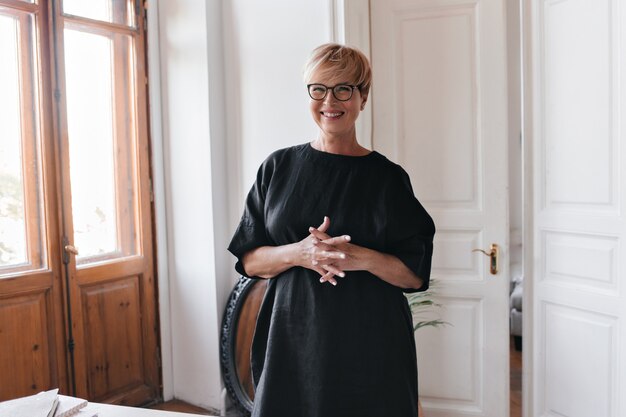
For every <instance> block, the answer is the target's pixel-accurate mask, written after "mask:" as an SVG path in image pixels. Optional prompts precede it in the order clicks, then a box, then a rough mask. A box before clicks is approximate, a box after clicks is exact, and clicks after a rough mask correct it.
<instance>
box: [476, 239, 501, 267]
mask: <svg viewBox="0 0 626 417" xmlns="http://www.w3.org/2000/svg"><path fill="white" fill-rule="evenodd" d="M472 252H482V253H483V254H485V255H486V256H488V257H489V260H490V262H489V272H491V275H495V274H497V273H498V254H499V253H500V248H499V247H498V245H497V244H496V243H492V244H491V250H490V251H489V252H487V251H484V250H482V249H474V250H472Z"/></svg>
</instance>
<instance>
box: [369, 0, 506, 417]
mask: <svg viewBox="0 0 626 417" xmlns="http://www.w3.org/2000/svg"><path fill="white" fill-rule="evenodd" d="M371 6H372V9H371V25H372V27H371V30H372V62H373V72H374V80H373V83H372V85H373V101H372V103H373V115H374V116H373V120H374V122H373V126H374V129H373V146H374V148H375V149H377V150H379V151H380V152H381V153H383V154H385V155H387V156H388V157H389V158H390V159H392V160H394V161H396V162H398V163H400V164H401V165H402V166H403V167H404V168H405V169H406V170H407V172H408V173H409V175H410V177H411V182H412V184H413V188H414V190H415V194H416V196H417V197H418V199H419V200H420V201H421V202H422V203H423V204H424V206H425V207H426V209H427V210H428V211H429V212H430V213H431V215H432V216H433V218H434V220H435V224H436V225H437V234H436V235H435V250H434V256H433V270H432V278H433V279H434V280H435V281H436V285H435V286H434V291H435V293H436V299H437V301H438V302H439V303H441V304H442V305H443V306H444V308H443V310H442V312H441V314H440V316H441V317H440V318H441V319H442V320H445V321H447V322H449V323H451V326H445V327H440V328H424V329H420V330H418V331H417V333H416V342H417V347H418V362H419V378H420V380H419V384H420V399H421V401H422V405H423V406H424V408H425V412H426V414H427V415H429V416H433V417H438V416H439V417H456V416H485V417H487V416H498V417H502V416H506V415H508V413H509V410H508V409H509V401H508V398H509V374H508V368H509V361H508V352H509V351H508V348H509V319H508V317H509V305H508V295H509V276H508V230H509V224H508V212H507V206H508V195H507V184H508V166H507V158H508V152H507V137H508V130H507V105H508V99H507V84H506V80H507V66H506V60H507V54H506V52H507V50H506V38H507V37H506V31H505V25H504V19H505V16H506V13H505V9H504V7H505V2H504V1H503V0H478V1H471V2H465V1H463V2H461V1H447V0H434V1H429V2H424V1H418V0H393V1H388V0H373V1H372V2H371ZM492 243H496V244H498V246H499V247H500V256H499V260H498V261H499V272H498V273H497V274H496V275H492V274H490V268H489V258H487V257H485V256H484V255H482V254H481V253H480V252H472V251H473V249H476V248H480V249H485V250H488V248H489V247H490V245H491V244H492Z"/></svg>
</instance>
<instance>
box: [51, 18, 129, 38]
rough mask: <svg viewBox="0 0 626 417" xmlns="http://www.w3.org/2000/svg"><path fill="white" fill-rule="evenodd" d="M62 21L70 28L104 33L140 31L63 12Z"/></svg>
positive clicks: (127, 33) (126, 33)
mask: <svg viewBox="0 0 626 417" xmlns="http://www.w3.org/2000/svg"><path fill="white" fill-rule="evenodd" d="M62 16H63V21H64V22H65V24H66V25H67V26H71V27H72V28H79V29H80V30H83V31H85V32H92V33H99V34H106V33H111V32H114V33H121V34H125V35H131V36H133V35H138V34H139V33H140V31H139V29H138V28H135V27H131V26H126V25H120V24H118V23H109V22H103V21H101V20H94V19H89V18H86V17H80V16H73V15H68V14H63V15H62Z"/></svg>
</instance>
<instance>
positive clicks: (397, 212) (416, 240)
mask: <svg viewBox="0 0 626 417" xmlns="http://www.w3.org/2000/svg"><path fill="white" fill-rule="evenodd" d="M397 168H398V171H397V172H396V174H395V175H394V176H393V177H394V179H393V180H392V182H391V184H389V187H388V190H387V199H386V201H387V204H388V206H389V207H390V212H389V213H388V219H387V229H386V242H387V252H388V253H390V254H391V255H394V256H396V257H397V258H398V259H400V260H401V261H402V262H403V263H404V264H405V265H406V266H407V267H408V268H409V269H410V270H411V271H413V273H414V274H415V275H417V276H418V277H419V278H420V279H421V280H422V281H423V285H422V286H421V287H420V288H419V289H404V292H417V291H426V290H427V289H428V286H429V283H430V269H431V261H432V256H433V237H434V235H435V223H434V222H433V219H432V218H431V216H430V215H429V214H428V212H427V211H426V210H425V209H424V207H423V206H422V204H421V203H420V202H419V201H418V200H417V198H416V197H415V195H414V193H413V188H412V187H411V180H410V179H409V176H408V174H407V173H406V172H405V171H404V169H402V168H401V167H400V166H398V167H397Z"/></svg>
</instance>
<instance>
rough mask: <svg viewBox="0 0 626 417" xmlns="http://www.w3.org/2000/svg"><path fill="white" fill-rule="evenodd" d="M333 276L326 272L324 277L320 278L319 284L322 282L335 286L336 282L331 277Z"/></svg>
mask: <svg viewBox="0 0 626 417" xmlns="http://www.w3.org/2000/svg"><path fill="white" fill-rule="evenodd" d="M333 275H334V274H333V273H332V272H327V273H325V274H324V275H322V277H321V278H320V282H321V283H324V282H330V283H331V284H333V285H337V280H336V279H335V278H334V276H333Z"/></svg>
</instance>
